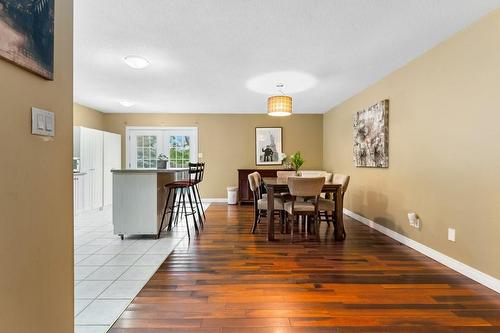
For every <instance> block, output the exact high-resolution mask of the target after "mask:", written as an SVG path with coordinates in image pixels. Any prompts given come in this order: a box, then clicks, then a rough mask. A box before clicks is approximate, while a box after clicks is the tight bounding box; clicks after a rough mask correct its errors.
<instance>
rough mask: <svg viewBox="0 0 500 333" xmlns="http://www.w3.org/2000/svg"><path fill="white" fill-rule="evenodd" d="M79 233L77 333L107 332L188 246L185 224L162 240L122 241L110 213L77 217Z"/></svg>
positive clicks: (76, 305) (147, 238)
mask: <svg viewBox="0 0 500 333" xmlns="http://www.w3.org/2000/svg"><path fill="white" fill-rule="evenodd" d="M208 205H209V204H208V203H204V206H205V207H208ZM74 234H75V236H74V237H75V239H74V246H75V333H104V332H107V330H108V329H109V327H110V326H111V324H113V322H114V321H115V320H116V319H117V318H118V317H119V316H120V314H121V313H122V312H123V310H125V308H126V307H127V305H128V304H130V302H131V301H132V300H133V299H134V297H135V296H136V295H137V294H138V293H139V291H140V290H141V289H142V287H144V285H145V284H146V282H147V281H148V280H149V279H150V278H151V276H152V275H153V274H154V272H156V270H157V269H158V267H159V266H160V265H161V263H163V261H164V260H165V258H166V257H167V256H168V255H169V254H170V253H171V252H172V251H173V249H175V247H176V246H177V245H179V243H181V242H187V241H188V239H187V237H186V229H185V223H184V222H182V223H181V222H180V223H179V226H178V227H176V228H175V229H174V230H173V231H171V232H166V231H164V232H163V233H162V235H161V237H160V239H154V238H153V237H151V236H129V237H126V238H125V239H124V240H121V239H120V237H118V236H115V235H114V234H113V224H112V216H111V209H110V208H108V209H105V210H103V211H100V212H92V213H85V214H81V215H78V216H76V217H75V221H74Z"/></svg>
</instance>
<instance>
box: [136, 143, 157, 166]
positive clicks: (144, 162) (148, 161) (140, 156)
mask: <svg viewBox="0 0 500 333" xmlns="http://www.w3.org/2000/svg"><path fill="white" fill-rule="evenodd" d="M136 140H137V142H136V156H137V168H139V169H141V168H144V169H150V168H156V161H157V156H158V142H157V140H158V139H157V137H156V136H154V135H137V136H136Z"/></svg>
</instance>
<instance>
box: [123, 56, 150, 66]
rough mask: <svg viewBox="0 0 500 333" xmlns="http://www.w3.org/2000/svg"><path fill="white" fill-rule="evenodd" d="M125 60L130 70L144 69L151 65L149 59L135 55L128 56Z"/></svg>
mask: <svg viewBox="0 0 500 333" xmlns="http://www.w3.org/2000/svg"><path fill="white" fill-rule="evenodd" d="M123 60H124V61H125V63H126V64H127V65H129V67H130V68H133V69H144V68H146V67H148V66H149V65H151V63H150V62H149V60H148V59H146V58H144V57H140V56H135V55H129V56H126V57H125V58H123Z"/></svg>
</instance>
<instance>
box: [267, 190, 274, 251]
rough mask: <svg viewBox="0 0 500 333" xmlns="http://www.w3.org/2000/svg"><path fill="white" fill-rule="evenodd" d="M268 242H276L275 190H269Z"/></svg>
mask: <svg viewBox="0 0 500 333" xmlns="http://www.w3.org/2000/svg"><path fill="white" fill-rule="evenodd" d="M267 240H268V241H273V240H274V188H272V187H271V186H269V187H268V188H267Z"/></svg>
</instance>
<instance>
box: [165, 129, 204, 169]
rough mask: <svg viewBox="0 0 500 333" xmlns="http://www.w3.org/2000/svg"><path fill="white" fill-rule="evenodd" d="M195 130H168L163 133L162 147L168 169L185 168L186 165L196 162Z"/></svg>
mask: <svg viewBox="0 0 500 333" xmlns="http://www.w3.org/2000/svg"><path fill="white" fill-rule="evenodd" d="M197 139H198V138H197V131H196V129H168V130H165V131H164V136H163V142H164V144H163V146H164V148H165V155H166V156H167V157H168V163H169V168H171V169H176V168H187V167H188V163H189V162H191V163H196V162H197V161H198V140H197Z"/></svg>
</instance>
